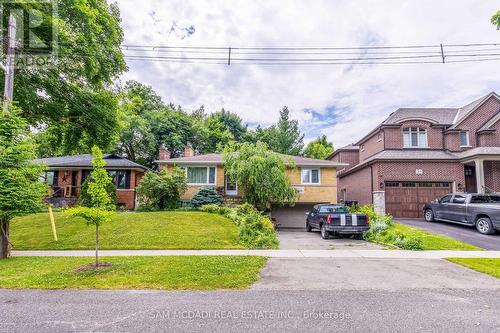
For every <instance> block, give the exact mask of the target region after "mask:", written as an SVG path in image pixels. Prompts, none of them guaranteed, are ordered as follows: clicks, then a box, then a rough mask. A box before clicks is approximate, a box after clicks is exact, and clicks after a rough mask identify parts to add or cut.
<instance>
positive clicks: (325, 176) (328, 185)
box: [160, 165, 337, 203]
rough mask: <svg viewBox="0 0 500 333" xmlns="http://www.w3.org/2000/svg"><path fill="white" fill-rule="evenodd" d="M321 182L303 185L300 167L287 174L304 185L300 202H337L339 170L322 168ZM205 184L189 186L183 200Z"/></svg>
mask: <svg viewBox="0 0 500 333" xmlns="http://www.w3.org/2000/svg"><path fill="white" fill-rule="evenodd" d="M160 168H161V169H162V170H163V169H166V170H167V171H170V170H172V168H173V166H172V165H168V166H165V165H163V166H160ZM320 173H321V184H319V185H303V184H301V179H300V168H295V169H288V170H287V175H288V177H289V178H290V181H291V183H292V185H294V186H297V187H303V188H304V193H303V194H302V195H301V196H300V197H299V200H298V201H297V202H298V203H318V202H332V203H336V202H337V172H336V169H335V168H321V171H320ZM215 186H217V187H219V186H220V187H224V167H223V166H221V165H219V166H217V180H216V185H215ZM201 187H203V186H193V185H190V186H188V189H187V191H186V192H185V193H184V194H183V195H182V196H181V199H183V200H189V199H191V198H192V197H193V195H194V194H195V193H196V192H197V191H198V190H199V189H200V188H201ZM242 195H243V191H242V189H240V188H238V197H241V196H242Z"/></svg>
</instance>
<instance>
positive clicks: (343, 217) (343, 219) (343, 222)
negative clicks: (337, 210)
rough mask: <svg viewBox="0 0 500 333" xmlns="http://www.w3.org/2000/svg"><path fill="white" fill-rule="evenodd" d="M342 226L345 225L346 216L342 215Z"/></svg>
mask: <svg viewBox="0 0 500 333" xmlns="http://www.w3.org/2000/svg"><path fill="white" fill-rule="evenodd" d="M340 225H345V214H342V215H340Z"/></svg>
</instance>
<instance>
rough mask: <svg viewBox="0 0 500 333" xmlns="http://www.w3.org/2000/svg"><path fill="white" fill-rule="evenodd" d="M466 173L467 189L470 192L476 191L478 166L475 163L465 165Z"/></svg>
mask: <svg viewBox="0 0 500 333" xmlns="http://www.w3.org/2000/svg"><path fill="white" fill-rule="evenodd" d="M464 173H465V191H466V192H468V193H476V192H477V186H476V167H475V166H473V165H465V166H464Z"/></svg>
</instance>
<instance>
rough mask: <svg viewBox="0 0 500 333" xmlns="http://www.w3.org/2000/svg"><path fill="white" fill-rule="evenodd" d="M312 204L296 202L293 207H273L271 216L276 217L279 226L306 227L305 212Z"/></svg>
mask: <svg viewBox="0 0 500 333" xmlns="http://www.w3.org/2000/svg"><path fill="white" fill-rule="evenodd" d="M312 206H313V205H301V204H297V205H295V206H293V207H275V208H273V209H272V211H271V217H272V218H273V219H276V222H277V223H279V224H280V228H297V229H298V228H300V229H305V227H306V213H307V212H309V211H310V210H311V208H312Z"/></svg>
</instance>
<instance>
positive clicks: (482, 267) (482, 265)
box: [448, 258, 500, 279]
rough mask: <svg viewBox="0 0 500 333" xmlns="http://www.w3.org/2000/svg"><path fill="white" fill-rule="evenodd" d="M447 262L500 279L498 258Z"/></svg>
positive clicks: (455, 259)
mask: <svg viewBox="0 0 500 333" xmlns="http://www.w3.org/2000/svg"><path fill="white" fill-rule="evenodd" d="M448 260H449V261H451V262H453V263H455V264H458V265H462V266H465V267H468V268H470V269H473V270H475V271H478V272H481V273H485V274H488V275H491V276H494V277H496V278H499V279H500V258H448Z"/></svg>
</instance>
